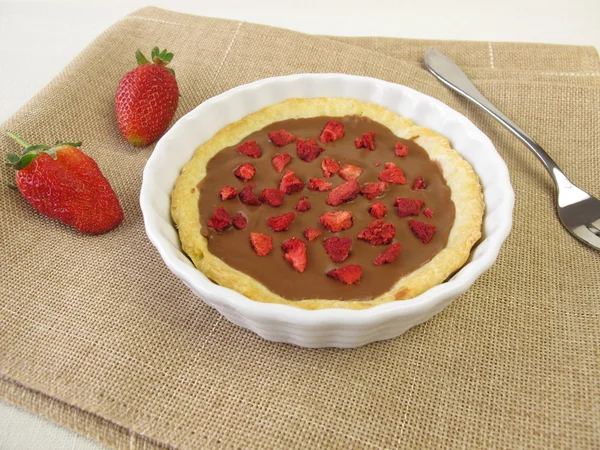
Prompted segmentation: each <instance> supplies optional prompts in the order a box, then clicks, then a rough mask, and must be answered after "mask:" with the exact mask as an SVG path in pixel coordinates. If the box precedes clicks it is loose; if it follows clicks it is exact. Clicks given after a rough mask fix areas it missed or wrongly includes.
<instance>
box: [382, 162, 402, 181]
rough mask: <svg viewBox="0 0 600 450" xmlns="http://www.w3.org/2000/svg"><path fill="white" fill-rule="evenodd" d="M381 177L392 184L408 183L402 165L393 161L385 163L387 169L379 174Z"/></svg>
mask: <svg viewBox="0 0 600 450" xmlns="http://www.w3.org/2000/svg"><path fill="white" fill-rule="evenodd" d="M379 179H380V180H381V181H385V182H387V183H392V184H406V178H405V177H404V173H403V172H402V170H401V169H400V167H398V166H396V164H394V163H391V162H387V163H385V170H383V171H382V172H381V173H380V174H379Z"/></svg>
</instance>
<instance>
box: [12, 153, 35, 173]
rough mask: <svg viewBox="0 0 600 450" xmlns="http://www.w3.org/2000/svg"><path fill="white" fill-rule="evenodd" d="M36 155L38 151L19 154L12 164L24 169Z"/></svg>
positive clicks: (16, 167)
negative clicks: (18, 157)
mask: <svg viewBox="0 0 600 450" xmlns="http://www.w3.org/2000/svg"><path fill="white" fill-rule="evenodd" d="M37 155H39V152H31V153H27V154H25V155H23V156H21V158H20V159H19V160H18V161H17V162H16V163H15V164H13V166H14V167H15V169H17V170H21V169H24V168H25V167H27V166H28V165H29V164H31V162H32V161H33V160H34V159H35V158H36V156H37Z"/></svg>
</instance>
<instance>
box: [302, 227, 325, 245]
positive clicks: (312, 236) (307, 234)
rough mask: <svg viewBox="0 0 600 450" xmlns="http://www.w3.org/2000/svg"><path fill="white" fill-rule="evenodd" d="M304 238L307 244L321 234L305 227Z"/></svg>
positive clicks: (314, 229)
mask: <svg viewBox="0 0 600 450" xmlns="http://www.w3.org/2000/svg"><path fill="white" fill-rule="evenodd" d="M303 234H304V237H305V238H306V240H307V241H308V242H312V241H314V240H315V239H316V238H318V237H319V236H321V234H322V233H321V232H320V231H319V230H317V229H316V228H313V227H306V228H305V229H304V233H303Z"/></svg>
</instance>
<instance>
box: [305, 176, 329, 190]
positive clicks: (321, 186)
mask: <svg viewBox="0 0 600 450" xmlns="http://www.w3.org/2000/svg"><path fill="white" fill-rule="evenodd" d="M331 186H333V184H332V183H330V182H328V181H325V180H322V179H320V178H311V179H310V180H308V189H310V190H311V191H320V192H325V191H328V190H329V189H331Z"/></svg>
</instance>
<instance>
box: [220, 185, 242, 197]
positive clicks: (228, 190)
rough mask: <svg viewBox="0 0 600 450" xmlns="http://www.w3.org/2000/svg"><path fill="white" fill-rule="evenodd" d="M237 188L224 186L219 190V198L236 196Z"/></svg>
mask: <svg viewBox="0 0 600 450" xmlns="http://www.w3.org/2000/svg"><path fill="white" fill-rule="evenodd" d="M237 194H238V192H237V189H236V188H234V187H233V186H224V187H222V188H221V190H220V191H219V195H220V196H221V200H230V199H232V198H235V197H236V196H237Z"/></svg>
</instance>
